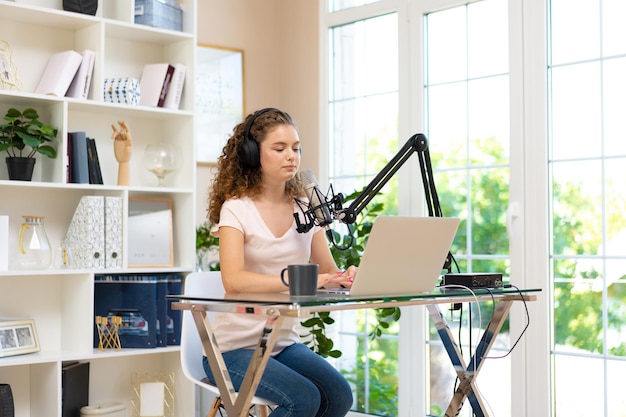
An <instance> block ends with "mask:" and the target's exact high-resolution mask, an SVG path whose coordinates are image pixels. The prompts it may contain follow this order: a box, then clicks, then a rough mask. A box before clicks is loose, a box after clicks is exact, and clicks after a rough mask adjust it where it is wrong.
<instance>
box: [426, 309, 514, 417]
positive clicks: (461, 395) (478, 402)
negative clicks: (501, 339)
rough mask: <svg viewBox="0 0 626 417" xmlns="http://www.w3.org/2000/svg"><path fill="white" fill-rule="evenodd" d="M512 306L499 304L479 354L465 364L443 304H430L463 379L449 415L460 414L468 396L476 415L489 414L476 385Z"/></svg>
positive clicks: (486, 415)
mask: <svg viewBox="0 0 626 417" xmlns="http://www.w3.org/2000/svg"><path fill="white" fill-rule="evenodd" d="M512 305H513V301H500V302H498V303H497V304H496V306H495V307H494V312H493V315H492V318H491V321H490V322H489V325H488V326H487V328H486V329H485V331H484V332H483V335H482V337H481V338H480V341H479V342H478V345H477V346H476V352H475V354H474V355H473V356H472V357H471V358H470V363H469V366H466V365H465V361H464V360H463V355H462V354H461V350H460V349H459V346H458V344H457V342H456V341H455V340H454V336H453V334H452V332H451V331H450V328H449V327H448V324H447V322H446V320H445V318H444V317H443V314H441V310H440V309H439V306H438V305H427V306H426V308H427V309H428V312H429V313H430V317H431V319H432V321H433V323H434V324H435V328H436V329H437V333H438V334H439V338H440V339H441V341H442V342H443V346H444V348H445V349H446V352H447V353H448V357H449V358H450V361H451V362H452V366H453V367H454V370H455V372H456V374H457V376H458V378H459V386H458V387H457V389H456V390H455V392H454V395H453V396H452V399H451V400H450V404H449V405H448V409H447V410H446V414H445V416H446V417H453V416H457V415H458V414H459V412H460V411H461V408H462V407H463V402H464V401H465V398H467V399H468V400H469V402H470V404H471V406H472V410H473V411H474V414H475V415H476V416H478V417H488V416H489V415H488V414H487V411H486V408H485V406H484V404H483V400H482V398H481V397H480V392H479V390H478V389H477V387H476V385H475V380H476V378H477V377H478V373H479V372H480V369H481V367H482V365H483V359H485V357H487V356H488V354H489V351H490V350H491V348H492V346H493V343H494V342H495V340H496V336H497V335H498V333H499V332H500V329H501V328H502V325H503V324H504V321H505V319H506V317H507V315H508V313H509V310H510V309H511V306H512Z"/></svg>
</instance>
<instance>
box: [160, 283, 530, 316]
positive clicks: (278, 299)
mask: <svg viewBox="0 0 626 417" xmlns="http://www.w3.org/2000/svg"><path fill="white" fill-rule="evenodd" d="M539 292H541V289H539V288H521V289H518V288H515V287H510V288H508V287H502V288H474V289H472V291H469V290H465V289H456V288H454V289H451V288H436V289H435V290H434V291H432V292H428V293H419V294H401V295H384V296H381V295H376V296H374V295H372V296H351V295H343V294H328V293H318V294H316V295H312V296H297V297H296V296H290V295H289V294H288V293H238V294H224V295H223V296H206V295H193V294H184V295H183V294H181V295H169V296H168V297H167V298H168V299H169V300H171V301H175V302H179V303H182V304H201V305H203V306H204V309H205V310H210V311H237V312H240V311H239V310H237V309H235V310H233V307H235V306H244V307H245V306H254V307H270V306H272V307H274V308H277V309H280V310H282V311H283V312H285V311H288V310H291V311H294V312H295V311H297V312H300V313H307V312H310V311H318V312H319V311H332V310H344V309H355V308H384V307H399V306H404V305H428V304H445V303H460V302H474V301H490V300H502V299H517V300H522V299H524V300H527V301H533V300H534V299H535V298H536V295H535V294H536V293H539ZM183 309H184V308H183ZM241 312H244V311H241ZM246 312H247V313H252V311H246ZM257 313H261V312H257ZM283 314H284V313H283ZM297 315H299V314H297Z"/></svg>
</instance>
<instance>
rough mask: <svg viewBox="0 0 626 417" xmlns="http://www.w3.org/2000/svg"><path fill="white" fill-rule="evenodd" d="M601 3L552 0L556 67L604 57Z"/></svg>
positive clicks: (587, 0)
mask: <svg viewBox="0 0 626 417" xmlns="http://www.w3.org/2000/svg"><path fill="white" fill-rule="evenodd" d="M618 1H619V0H618ZM599 2H600V0H552V1H551V19H552V21H551V24H552V27H551V46H552V48H551V50H552V56H551V58H552V65H559V64H561V63H564V62H575V61H582V60H587V59H592V58H598V57H599V56H600V30H599V27H600V3H599ZM622 18H623V16H622ZM581 80H584V78H582V79H581Z"/></svg>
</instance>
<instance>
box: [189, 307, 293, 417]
mask: <svg viewBox="0 0 626 417" xmlns="http://www.w3.org/2000/svg"><path fill="white" fill-rule="evenodd" d="M192 314H193V318H194V321H195V323H196V327H197V328H198V333H199V334H200V339H201V340H202V345H203V346H204V351H205V353H206V355H207V359H208V361H209V365H210V367H211V372H212V373H213V376H214V377H215V384H216V385H217V387H218V389H219V391H220V395H221V396H222V404H223V405H224V408H226V413H227V414H228V415H229V416H234V417H247V416H248V409H249V408H250V405H251V402H252V397H253V396H254V394H255V392H256V389H257V386H258V385H259V381H260V380H261V376H262V375H263V371H264V370H265V366H266V365H267V361H268V360H269V358H270V354H271V353H272V349H273V348H274V345H275V344H276V340H277V337H278V333H279V332H278V330H279V329H280V328H281V326H282V322H283V320H284V317H282V316H280V315H279V314H278V313H276V315H272V312H271V310H270V311H268V314H269V316H268V317H267V321H266V324H265V328H264V330H263V334H262V335H261V337H260V339H259V343H258V344H257V346H256V348H255V350H254V354H253V355H252V359H251V360H250V364H249V365H248V370H247V371H246V375H245V377H244V380H243V382H242V383H241V387H240V388H239V392H238V393H237V392H236V391H235V389H234V387H233V383H232V380H231V379H230V375H229V373H228V369H227V368H226V363H225V362H224V357H223V356H222V352H221V351H220V350H219V347H218V345H217V341H216V340H215V337H214V335H213V331H212V330H211V326H210V324H209V321H208V320H207V318H206V312H204V311H202V310H193V309H192ZM224 393H227V395H224Z"/></svg>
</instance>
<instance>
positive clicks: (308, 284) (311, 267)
mask: <svg viewBox="0 0 626 417" xmlns="http://www.w3.org/2000/svg"><path fill="white" fill-rule="evenodd" d="M318 270H319V265H317V264H306V265H288V266H287V268H284V269H283V270H282V271H280V279H281V280H282V281H283V284H285V285H286V286H288V287H289V295H315V293H316V292H317V272H318ZM285 272H288V274H289V283H287V281H285Z"/></svg>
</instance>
